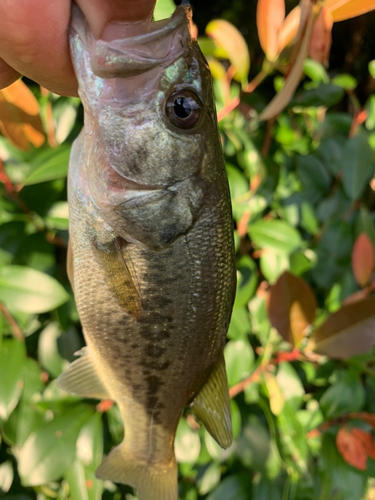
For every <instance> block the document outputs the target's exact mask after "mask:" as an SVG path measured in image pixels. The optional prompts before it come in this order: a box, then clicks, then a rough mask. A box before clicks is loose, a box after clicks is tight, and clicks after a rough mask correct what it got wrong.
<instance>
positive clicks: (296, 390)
mask: <svg viewBox="0 0 375 500" xmlns="http://www.w3.org/2000/svg"><path fill="white" fill-rule="evenodd" d="M276 381H277V383H278V385H279V387H280V389H281V392H282V395H283V397H284V399H285V401H287V402H288V403H289V404H290V406H291V407H292V408H293V409H294V410H298V409H299V407H300V406H301V404H302V400H303V397H304V396H305V390H304V388H303V385H302V383H301V380H300V378H299V377H298V375H297V373H296V371H295V369H294V368H293V367H292V365H291V364H290V363H281V364H280V366H279V369H278V371H277V375H276Z"/></svg>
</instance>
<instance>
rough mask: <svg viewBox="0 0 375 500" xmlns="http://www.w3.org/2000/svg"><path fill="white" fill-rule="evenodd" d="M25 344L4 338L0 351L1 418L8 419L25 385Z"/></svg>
mask: <svg viewBox="0 0 375 500" xmlns="http://www.w3.org/2000/svg"><path fill="white" fill-rule="evenodd" d="M25 354H26V351H25V345H24V343H23V342H20V341H19V340H4V341H3V343H2V346H1V351H0V367H1V369H0V418H1V419H3V420H6V419H7V418H8V417H9V415H10V414H11V413H12V411H13V410H14V408H15V407H16V405H17V403H18V400H19V398H20V396H21V391H22V387H23V381H22V376H23V368H24V367H23V364H24V361H25V359H26V357H25Z"/></svg>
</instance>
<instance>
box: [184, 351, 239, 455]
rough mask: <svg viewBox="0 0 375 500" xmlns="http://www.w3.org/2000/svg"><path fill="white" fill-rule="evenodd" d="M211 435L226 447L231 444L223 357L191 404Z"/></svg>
mask: <svg viewBox="0 0 375 500" xmlns="http://www.w3.org/2000/svg"><path fill="white" fill-rule="evenodd" d="M191 409H192V410H193V412H194V413H195V415H196V416H197V417H198V418H199V419H200V420H201V421H202V422H203V424H204V426H205V427H206V429H207V430H208V432H209V433H210V434H211V436H212V437H213V438H214V439H215V441H217V442H218V443H219V445H220V446H221V447H222V448H224V449H226V448H228V447H229V446H230V445H231V444H232V440H233V435H232V421H231V411H230V398H229V391H228V381H227V374H226V371H225V362H224V357H223V356H222V358H221V360H220V361H219V363H218V365H217V366H216V368H215V369H214V371H213V372H212V373H211V375H210V378H209V379H208V380H207V382H206V383H205V384H204V386H203V387H202V389H201V390H200V391H199V393H198V395H197V397H196V398H195V399H194V401H193V403H192V404H191Z"/></svg>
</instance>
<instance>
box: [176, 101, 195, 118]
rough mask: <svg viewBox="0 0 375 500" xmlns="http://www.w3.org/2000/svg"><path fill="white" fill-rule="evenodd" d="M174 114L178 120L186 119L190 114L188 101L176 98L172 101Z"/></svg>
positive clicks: (190, 109) (190, 107)
mask: <svg viewBox="0 0 375 500" xmlns="http://www.w3.org/2000/svg"><path fill="white" fill-rule="evenodd" d="M174 112H175V114H176V116H178V117H179V118H182V119H184V118H188V117H189V116H190V115H191V112H192V106H191V102H190V99H186V98H185V97H177V99H175V101H174Z"/></svg>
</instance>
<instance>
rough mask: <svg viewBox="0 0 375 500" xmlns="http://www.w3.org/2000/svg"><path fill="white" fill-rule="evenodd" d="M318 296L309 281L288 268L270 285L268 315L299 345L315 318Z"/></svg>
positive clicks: (289, 339)
mask: <svg viewBox="0 0 375 500" xmlns="http://www.w3.org/2000/svg"><path fill="white" fill-rule="evenodd" d="M315 310H316V300H315V296H314V294H313V292H312V291H311V289H310V287H309V286H308V284H307V283H305V282H304V281H303V280H302V279H301V278H298V277H297V276H294V275H293V274H291V273H289V272H288V271H285V272H284V273H283V274H282V275H281V276H280V278H279V279H278V280H277V282H276V283H275V285H273V286H272V287H271V289H270V298H269V303H268V316H269V319H270V322H271V324H272V326H273V327H274V328H276V330H277V331H278V332H279V333H280V335H281V336H282V337H283V339H284V340H286V341H287V342H289V343H290V344H292V345H298V344H299V343H300V342H301V340H302V339H303V338H304V337H305V336H306V334H307V329H308V327H309V325H311V324H312V323H313V321H314V319H315Z"/></svg>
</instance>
